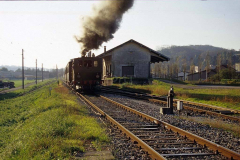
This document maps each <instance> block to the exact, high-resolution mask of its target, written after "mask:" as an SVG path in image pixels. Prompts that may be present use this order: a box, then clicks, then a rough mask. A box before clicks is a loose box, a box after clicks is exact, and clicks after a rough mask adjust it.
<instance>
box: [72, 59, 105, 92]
mask: <svg viewBox="0 0 240 160" xmlns="http://www.w3.org/2000/svg"><path fill="white" fill-rule="evenodd" d="M101 79H102V59H101V58H96V57H82V58H75V59H73V62H72V84H73V88H74V89H75V90H90V89H95V88H97V87H98V86H99V85H101V83H102V80H101Z"/></svg>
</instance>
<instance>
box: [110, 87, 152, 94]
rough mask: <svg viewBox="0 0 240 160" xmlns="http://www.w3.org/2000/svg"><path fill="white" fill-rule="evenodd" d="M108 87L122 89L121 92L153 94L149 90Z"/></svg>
mask: <svg viewBox="0 0 240 160" xmlns="http://www.w3.org/2000/svg"><path fill="white" fill-rule="evenodd" d="M108 87H110V88H115V89H121V90H124V91H128V92H137V93H141V94H144V93H148V94H150V93H151V91H150V90H147V89H137V88H129V87H126V86H122V88H120V87H118V86H108Z"/></svg>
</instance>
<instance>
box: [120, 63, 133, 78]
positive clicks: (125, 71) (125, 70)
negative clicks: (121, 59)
mask: <svg viewBox="0 0 240 160" xmlns="http://www.w3.org/2000/svg"><path fill="white" fill-rule="evenodd" d="M129 76H134V66H122V77H129Z"/></svg>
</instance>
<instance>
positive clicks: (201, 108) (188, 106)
mask: <svg viewBox="0 0 240 160" xmlns="http://www.w3.org/2000/svg"><path fill="white" fill-rule="evenodd" d="M102 92H106V93H115V94H121V95H125V96H130V97H133V98H137V99H144V100H148V101H151V102H154V103H159V104H161V105H163V106H166V104H167V102H166V98H163V97H158V96H155V95H149V94H143V93H136V92H129V91H125V90H120V89H115V88H110V87H103V88H102ZM177 101H178V99H174V104H173V105H174V107H175V108H176V107H177V104H176V103H177ZM183 109H185V110H189V111H193V112H197V113H201V114H207V115H210V116H215V117H219V118H222V119H227V120H231V121H235V122H238V123H239V122H240V117H239V115H240V111H238V110H234V109H228V108H222V107H217V106H211V105H207V104H202V103H195V102H190V101H183ZM225 112H227V113H230V114H233V115H235V116H230V115H225V114H223V113H225Z"/></svg>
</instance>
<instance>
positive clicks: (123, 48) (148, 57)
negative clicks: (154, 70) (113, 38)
mask: <svg viewBox="0 0 240 160" xmlns="http://www.w3.org/2000/svg"><path fill="white" fill-rule="evenodd" d="M97 57H100V58H102V59H103V77H104V78H105V77H135V78H150V77H151V75H150V73H151V72H150V65H151V63H157V62H163V61H169V60H170V58H168V57H166V56H164V55H162V54H161V53H159V52H157V51H154V50H153V49H151V48H149V47H147V46H145V45H143V44H141V43H139V42H137V41H135V40H133V39H131V40H129V41H127V42H125V43H123V44H120V45H119V46H116V47H114V48H112V49H110V50H108V51H107V50H106V47H104V53H102V54H100V55H98V56H97Z"/></svg>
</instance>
